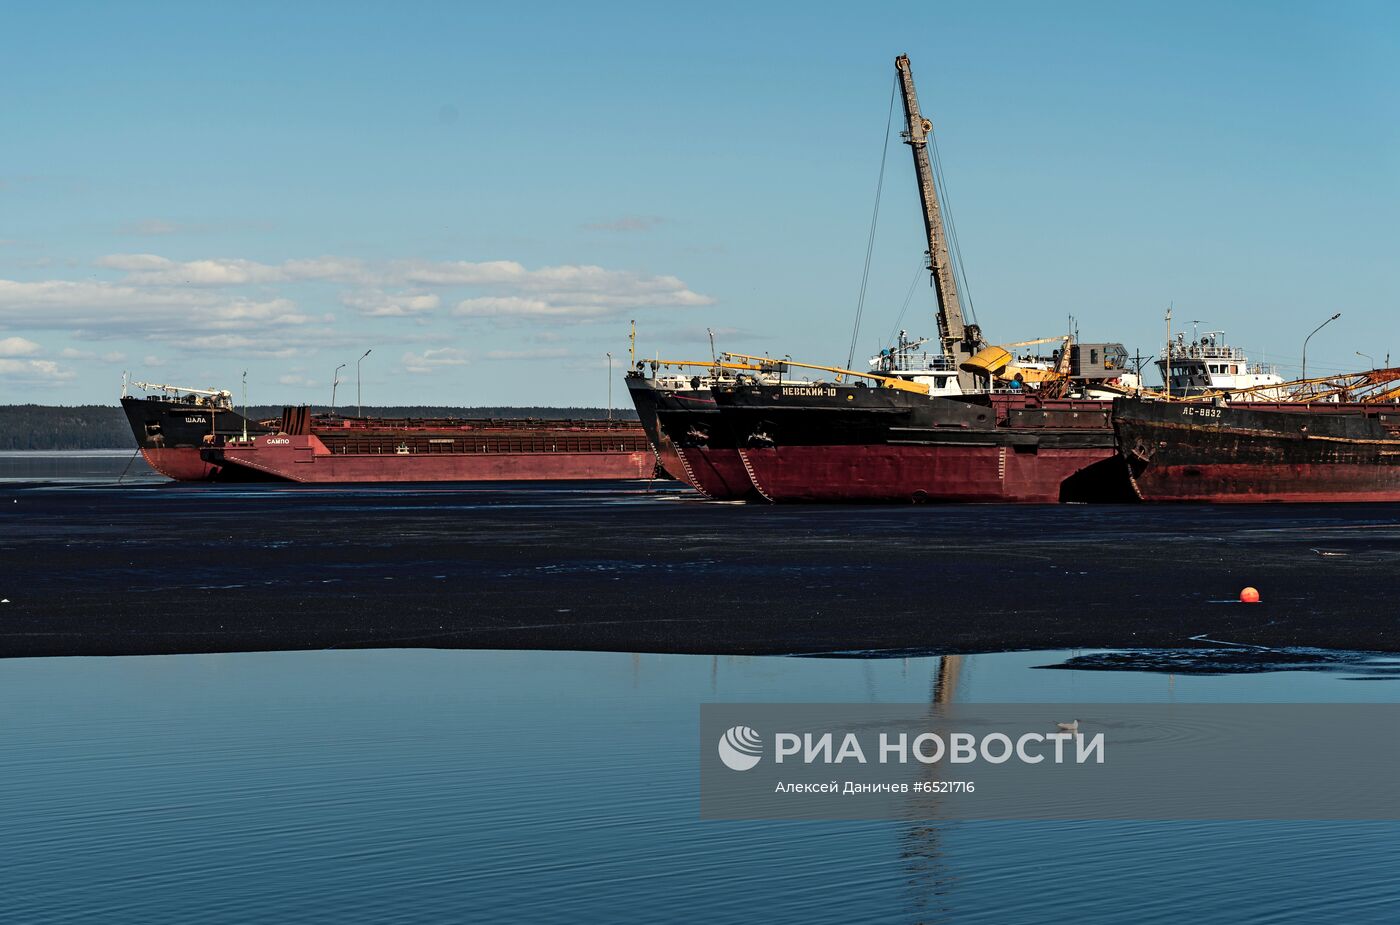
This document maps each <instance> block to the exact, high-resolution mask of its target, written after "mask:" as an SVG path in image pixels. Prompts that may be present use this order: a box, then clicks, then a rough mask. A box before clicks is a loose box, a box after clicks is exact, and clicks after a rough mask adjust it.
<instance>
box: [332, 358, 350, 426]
mask: <svg viewBox="0 0 1400 925" xmlns="http://www.w3.org/2000/svg"><path fill="white" fill-rule="evenodd" d="M348 365H349V364H348V363H341V364H340V365H339V366H337V367H336V368H335V373H334V374H333V375H332V376H331V414H335V387H336V386H338V385H340V371H341V370H342V369H344V368H345V367H346V366H348Z"/></svg>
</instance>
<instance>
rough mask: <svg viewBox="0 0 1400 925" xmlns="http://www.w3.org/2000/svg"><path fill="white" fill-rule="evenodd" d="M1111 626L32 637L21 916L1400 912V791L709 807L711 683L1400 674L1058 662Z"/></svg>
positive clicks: (1114, 698)
mask: <svg viewBox="0 0 1400 925" xmlns="http://www.w3.org/2000/svg"><path fill="white" fill-rule="evenodd" d="M1082 654H1090V655H1092V654H1093V653H1070V652H1054V653H1046V652H1040V653H1035V652H1030V653H1025V652H1023V653H1011V654H999V655H975V656H963V657H961V658H960V659H957V660H955V661H952V662H949V661H948V660H946V659H945V660H940V659H937V658H920V659H879V660H858V659H803V658H781V657H764V658H744V657H708V656H681V655H630V654H616V653H566V652H529V651H522V652H502V651H435V650H360V651H317V652H288V653H259V654H221V655H178V656H155V657H128V658H56V659H12V660H8V661H4V662H0V703H2V704H3V705H4V707H3V713H0V742H3V743H4V744H3V749H0V781H3V787H0V825H3V833H4V834H3V836H2V837H0V896H3V897H4V900H3V908H2V909H0V918H4V919H5V920H6V921H15V922H25V923H42V922H70V921H102V922H141V923H157V922H192V921H198V922H230V923H234V922H237V923H246V922H293V921H295V922H328V923H329V922H334V923H355V922H366V923H368V922H375V923H379V922H478V921H479V922H498V921H521V922H537V921H539V922H554V921H557V922H578V921H678V920H694V921H735V922H738V921H744V922H754V921H758V922H814V921H821V922H853V921H862V922H931V921H951V922H995V923H1019V922H1041V921H1061V920H1063V921H1076V922H1120V921H1124V920H1126V919H1131V920H1133V921H1136V922H1180V921H1209V922H1281V921H1291V920H1303V919H1306V920H1324V921H1352V922H1371V921H1374V922H1382V921H1394V920H1395V918H1396V908H1397V901H1398V900H1400V885H1398V884H1397V876H1396V871H1397V870H1400V824H1396V823H1374V824H1338V823H1251V824H1238V823H1189V824H1188V823H1175V824H1167V823H1155V824H1140V823H1138V824H1123V823H1116V824H1112V823H1094V822H1083V823H1035V824H1032V823H973V822H961V823H942V822H937V821H933V822H924V823H918V824H912V825H911V824H909V823H893V822H862V823H830V822H824V823H777V822H744V823H734V822H702V821H700V819H699V802H698V770H697V760H696V753H697V751H696V750H697V742H696V730H697V725H698V708H697V705H698V704H699V703H701V702H706V701H770V702H781V701H827V702H832V701H843V702H857V703H859V702H927V701H928V700H929V699H930V698H932V697H933V696H934V690H935V682H936V681H937V679H938V677H939V675H940V672H941V671H948V672H949V677H952V676H953V675H954V674H955V675H956V681H955V683H952V684H951V685H948V686H945V687H944V690H945V691H946V694H945V696H950V697H951V698H952V699H954V700H957V701H959V702H1028V701H1046V702H1062V703H1066V704H1078V703H1093V702H1123V701H1142V702H1183V703H1184V702H1221V701H1238V702H1249V701H1265V702H1273V701H1283V702H1302V701H1309V702H1327V701H1340V702H1361V701H1380V702H1393V701H1394V700H1395V699H1397V698H1400V683H1397V682H1396V680H1395V677H1396V675H1395V671H1396V662H1397V661H1400V660H1398V659H1396V658H1393V657H1385V656H1365V655H1354V656H1349V657H1347V658H1346V659H1345V661H1344V662H1343V663H1342V664H1337V665H1333V666H1330V667H1326V668H1323V669H1320V670H1310V671H1272V672H1262V673H1251V674H1243V675H1241V674H1216V675H1191V674H1171V673H1161V672H1146V671H1132V670H1119V671H1089V670H1072V669H1068V668H1064V667H1059V668H1050V669H1040V668H1037V667H1036V666H1045V665H1063V664H1064V663H1065V660H1066V659H1067V658H1071V657H1072V656H1074V655H1082ZM1362 678H1364V679H1369V681H1362V680H1357V679H1362ZM1345 776H1346V768H1345V765H1344V762H1342V763H1341V765H1340V766H1339V767H1338V775H1337V779H1336V780H1335V781H1330V782H1318V785H1319V786H1321V785H1330V786H1344V785H1345Z"/></svg>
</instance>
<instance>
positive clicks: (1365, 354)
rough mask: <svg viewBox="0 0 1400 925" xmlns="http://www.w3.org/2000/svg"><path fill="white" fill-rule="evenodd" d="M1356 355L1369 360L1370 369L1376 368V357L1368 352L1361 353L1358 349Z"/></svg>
mask: <svg viewBox="0 0 1400 925" xmlns="http://www.w3.org/2000/svg"><path fill="white" fill-rule="evenodd" d="M1356 355H1357V356H1359V357H1361V359H1363V360H1366V361H1367V362H1369V363H1370V364H1371V368H1372V369H1375V368H1376V358H1375V357H1373V356H1371V355H1370V354H1369V353H1362V352H1361V351H1360V350H1358V351H1356Z"/></svg>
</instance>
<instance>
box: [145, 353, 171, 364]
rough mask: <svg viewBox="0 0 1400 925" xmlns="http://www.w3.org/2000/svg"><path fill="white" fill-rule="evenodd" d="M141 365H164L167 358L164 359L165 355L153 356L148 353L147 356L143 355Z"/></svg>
mask: <svg viewBox="0 0 1400 925" xmlns="http://www.w3.org/2000/svg"><path fill="white" fill-rule="evenodd" d="M141 365H142V366H164V365H165V359H164V358H163V357H158V356H152V355H150V354H147V355H146V356H143V357H142V358H141Z"/></svg>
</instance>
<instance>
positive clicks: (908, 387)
mask: <svg viewBox="0 0 1400 925" xmlns="http://www.w3.org/2000/svg"><path fill="white" fill-rule="evenodd" d="M724 356H725V357H735V358H737V359H740V360H766V361H767V362H768V363H770V364H771V363H785V364H787V365H788V366H796V367H798V368H799V369H816V370H820V371H822V372H826V373H838V374H840V375H842V376H860V377H862V378H864V379H873V380H874V381H876V382H878V383H880V385H881V387H883V388H886V389H896V390H898V391H901V392H914V393H915V394H918V395H927V394H928V392H929V389H928V386H927V385H925V384H924V383H922V382H910V381H909V380H908V379H900V378H897V377H895V376H881V375H879V374H878V373H863V372H859V371H857V370H854V369H842V368H841V367H840V366H820V365H818V364H816V363H798V362H797V361H795V360H774V359H773V358H772V357H757V356H750V355H749V354H746V353H726V354H724Z"/></svg>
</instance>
